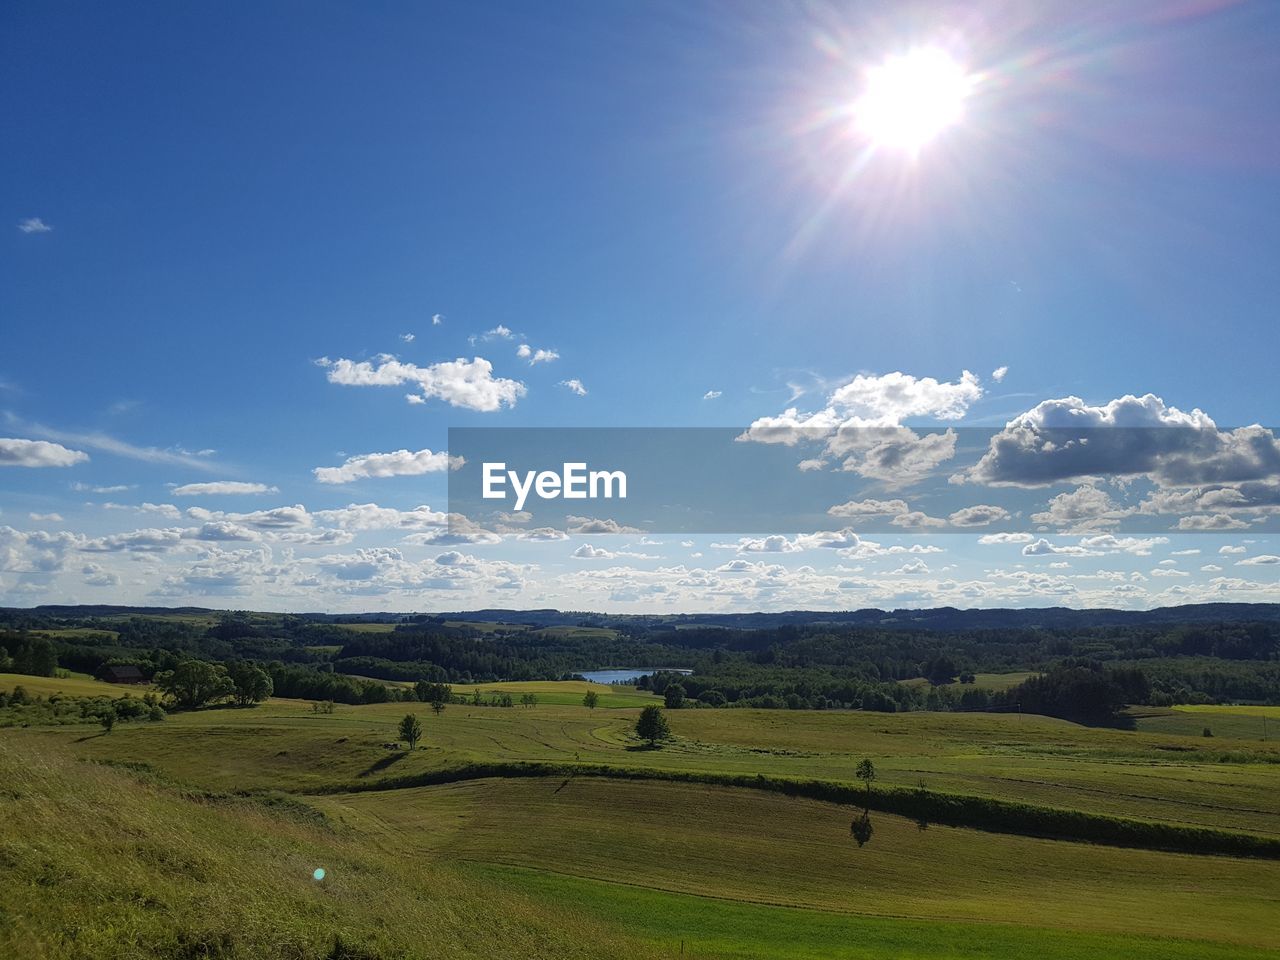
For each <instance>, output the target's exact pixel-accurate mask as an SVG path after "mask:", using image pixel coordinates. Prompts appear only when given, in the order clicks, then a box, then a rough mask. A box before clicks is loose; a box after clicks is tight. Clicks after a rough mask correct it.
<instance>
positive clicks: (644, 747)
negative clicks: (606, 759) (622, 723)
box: [623, 743, 662, 753]
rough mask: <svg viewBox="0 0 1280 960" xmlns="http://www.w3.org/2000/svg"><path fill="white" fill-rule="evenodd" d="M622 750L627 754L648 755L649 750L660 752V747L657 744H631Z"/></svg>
mask: <svg viewBox="0 0 1280 960" xmlns="http://www.w3.org/2000/svg"><path fill="white" fill-rule="evenodd" d="M623 749H624V750H626V751H627V752H628V753H648V752H649V751H650V750H661V749H662V746H661V745H660V744H657V743H633V744H631V745H630V746H628V747H623Z"/></svg>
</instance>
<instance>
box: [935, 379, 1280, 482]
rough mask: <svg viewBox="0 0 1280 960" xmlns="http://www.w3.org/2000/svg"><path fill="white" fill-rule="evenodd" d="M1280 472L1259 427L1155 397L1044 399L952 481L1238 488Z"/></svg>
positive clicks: (1275, 446)
mask: <svg viewBox="0 0 1280 960" xmlns="http://www.w3.org/2000/svg"><path fill="white" fill-rule="evenodd" d="M1278 474H1280V443H1278V442H1277V440H1276V438H1275V437H1274V436H1273V435H1272V434H1271V432H1270V431H1268V430H1265V429H1263V428H1262V427H1258V426H1252V427H1241V428H1239V429H1236V430H1220V429H1218V426H1217V425H1216V424H1215V423H1214V422H1213V420H1212V419H1210V418H1209V416H1208V415H1207V414H1205V413H1203V412H1202V411H1200V410H1192V411H1190V412H1184V411H1182V410H1179V409H1178V408H1177V407H1172V406H1169V405H1167V404H1166V403H1165V402H1164V401H1163V400H1162V399H1160V398H1159V397H1157V396H1155V395H1154V394H1146V395H1145V396H1142V397H1135V396H1132V395H1128V396H1124V397H1121V398H1119V399H1118V400H1112V401H1111V402H1110V403H1107V404H1103V405H1101V406H1091V405H1089V404H1087V403H1085V402H1084V401H1083V400H1081V399H1080V398H1079V397H1065V398H1063V399H1060V400H1046V401H1044V402H1043V403H1040V404H1038V405H1037V406H1036V407H1034V408H1032V409H1031V410H1029V411H1027V412H1026V413H1023V414H1021V415H1019V416H1018V417H1015V418H1014V419H1013V420H1011V421H1009V423H1007V424H1006V425H1005V427H1004V429H1003V430H1001V431H1000V432H999V433H998V434H996V435H995V436H994V437H992V438H991V441H990V443H989V445H988V449H987V451H986V453H985V454H984V455H983V457H982V458H981V459H980V460H979V461H978V463H977V464H975V465H974V466H973V467H972V468H971V469H969V470H967V471H964V472H962V473H960V474H958V475H957V476H956V477H955V479H956V481H957V482H969V483H985V484H991V485H998V486H1019V487H1040V486H1047V485H1050V484H1053V483H1060V482H1066V481H1089V480H1091V479H1093V478H1098V477H1122V478H1133V477H1147V478H1149V479H1150V480H1152V481H1153V482H1155V483H1157V484H1160V485H1162V486H1191V485H1196V484H1206V483H1237V482H1247V481H1256V480H1264V479H1267V478H1269V477H1273V476H1276V475H1278Z"/></svg>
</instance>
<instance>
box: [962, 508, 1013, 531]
mask: <svg viewBox="0 0 1280 960" xmlns="http://www.w3.org/2000/svg"><path fill="white" fill-rule="evenodd" d="M948 519H949V520H950V521H951V523H952V524H953V525H955V526H957V527H985V526H986V525H987V524H989V523H995V522H996V521H998V520H1008V519H1009V511H1008V510H1006V509H1005V508H1004V507H996V506H991V505H989V504H982V503H980V504H977V505H976V506H972V507H964V508H962V509H960V510H957V511H956V512H955V513H953V514H951V516H950V517H949V518H948Z"/></svg>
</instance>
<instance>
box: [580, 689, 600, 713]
mask: <svg viewBox="0 0 1280 960" xmlns="http://www.w3.org/2000/svg"><path fill="white" fill-rule="evenodd" d="M599 704H600V694H598V693H596V692H595V691H594V690H588V691H587V692H586V693H585V694H583V696H582V705H583V706H584V707H586V708H587V709H588V710H594V709H595V708H596V707H597V706H598V705H599Z"/></svg>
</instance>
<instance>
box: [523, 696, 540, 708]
mask: <svg viewBox="0 0 1280 960" xmlns="http://www.w3.org/2000/svg"><path fill="white" fill-rule="evenodd" d="M520 703H521V704H523V705H524V706H526V707H536V706H537V705H538V695H537V694H536V693H526V694H522V695H521V697H520Z"/></svg>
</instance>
